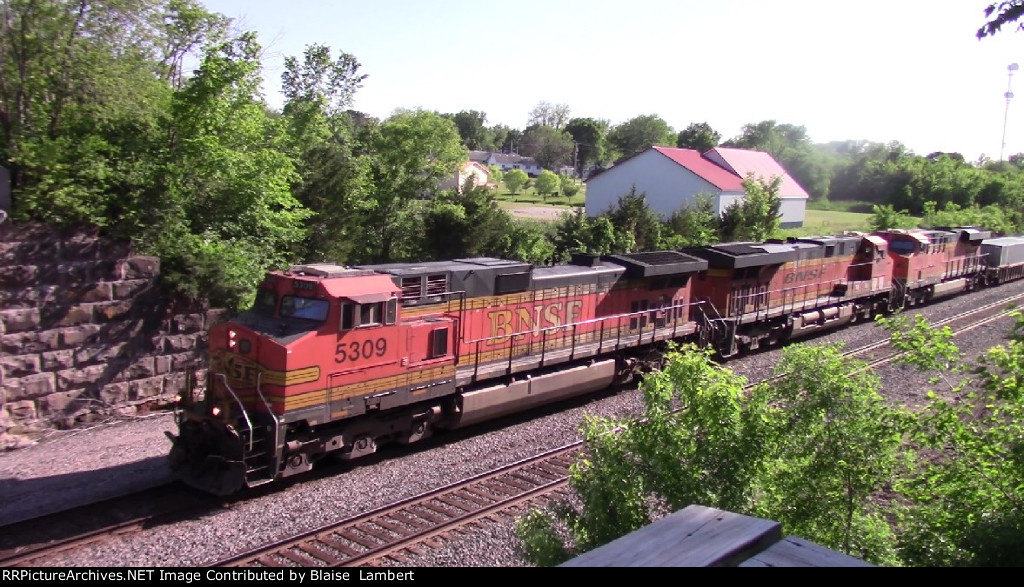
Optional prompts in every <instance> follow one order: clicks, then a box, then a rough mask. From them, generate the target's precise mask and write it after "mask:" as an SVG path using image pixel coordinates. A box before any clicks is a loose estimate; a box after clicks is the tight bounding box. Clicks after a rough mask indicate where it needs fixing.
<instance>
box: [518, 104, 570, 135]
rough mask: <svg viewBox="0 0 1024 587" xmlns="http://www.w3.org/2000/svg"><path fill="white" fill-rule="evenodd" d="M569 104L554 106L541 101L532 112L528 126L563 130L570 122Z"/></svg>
mask: <svg viewBox="0 0 1024 587" xmlns="http://www.w3.org/2000/svg"><path fill="white" fill-rule="evenodd" d="M569 112H570V110H569V105H568V104H552V103H550V102H546V101H544V100H541V101H540V102H538V103H537V105H536V106H534V108H533V110H531V111H530V116H529V118H528V122H527V124H528V125H529V126H548V127H551V128H554V129H561V128H562V127H564V126H565V123H566V121H567V120H569Z"/></svg>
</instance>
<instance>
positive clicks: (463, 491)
mask: <svg viewBox="0 0 1024 587" xmlns="http://www.w3.org/2000/svg"><path fill="white" fill-rule="evenodd" d="M581 447H582V442H576V443H573V444H570V445H566V446H564V447H561V448H557V449H554V450H551V451H548V452H545V453H542V454H539V455H536V456H533V457H530V458H528V459H525V460H522V461H519V462H517V463H512V464H510V465H506V466H503V467H500V468H498V469H495V470H493V471H489V472H487V473H483V474H481V475H478V476H476V477H472V478H470V479H465V480H462V481H459V482H457V483H453V484H451V485H448V486H446V487H441V488H439V489H435V490H432V491H429V492H427V493H423V494H421V495H417V496H415V497H412V498H409V499H406V500H404V501H401V502H398V503H395V504H391V505H388V506H385V507H382V508H379V509H376V510H373V511H371V512H368V513H365V514H361V515H358V516H355V517H352V518H348V519H346V520H342V521H340V522H336V523H333V524H330V525H328V526H324V527H322V528H318V529H316V530H313V531H310V532H307V533H305V534H301V535H299V536H295V537H293V538H288V539H286V540H282V541H280V542H276V543H274V544H269V545H266V546H263V547H260V548H257V549H254V550H251V551H249V552H245V553H242V554H239V555H237V556H234V557H231V558H229V559H225V560H221V561H218V562H216V563H213V564H211V565H209V566H214V567H282V566H297V567H310V566H319V567H339V566H346V567H357V566H377V565H380V564H382V563H384V562H385V561H390V562H393V563H398V564H402V563H404V562H406V560H407V559H406V555H409V554H412V555H417V554H421V553H422V552H423V549H424V548H432V547H435V546H436V544H437V541H439V540H445V539H449V538H451V537H452V536H453V535H454V534H457V533H459V532H460V531H462V530H464V529H466V527H467V526H471V525H473V524H479V523H482V522H486V521H487V520H496V518H498V517H500V516H514V515H515V514H516V513H517V511H519V510H524V509H526V508H528V507H534V506H539V505H542V504H543V503H545V502H547V501H549V500H551V499H556V498H559V497H567V496H568V491H567V490H568V483H569V466H570V465H571V464H572V463H573V461H574V459H575V457H576V453H577V452H578V451H579V450H580V448H581Z"/></svg>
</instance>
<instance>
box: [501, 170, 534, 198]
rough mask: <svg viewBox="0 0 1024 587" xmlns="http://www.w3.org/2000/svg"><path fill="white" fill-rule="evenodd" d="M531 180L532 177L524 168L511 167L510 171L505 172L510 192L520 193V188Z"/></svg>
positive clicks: (506, 184) (506, 185)
mask: <svg viewBox="0 0 1024 587" xmlns="http://www.w3.org/2000/svg"><path fill="white" fill-rule="evenodd" d="M529 180H530V177H529V176H528V175H526V172H525V171H523V170H522V169H509V170H508V173H506V174H505V187H507V188H508V191H509V193H511V194H518V193H519V190H520V189H522V188H523V187H524V186H525V185H526V182H527V181H529Z"/></svg>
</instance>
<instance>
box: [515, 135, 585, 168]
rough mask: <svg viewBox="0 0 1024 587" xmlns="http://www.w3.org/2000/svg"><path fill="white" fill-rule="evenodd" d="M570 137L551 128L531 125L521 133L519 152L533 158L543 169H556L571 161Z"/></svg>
mask: <svg viewBox="0 0 1024 587" xmlns="http://www.w3.org/2000/svg"><path fill="white" fill-rule="evenodd" d="M572 148H573V146H572V137H571V136H569V134H568V133H566V132H564V131H562V130H559V129H557V128H555V127H553V126H541V125H533V126H530V127H528V128H527V129H526V130H525V131H523V138H522V145H521V148H520V150H519V152H520V153H521V154H523V155H525V156H527V157H533V158H534V159H536V160H537V164H538V165H540V166H541V168H543V169H557V168H558V167H561V166H562V165H565V164H567V163H570V162H571V161H572Z"/></svg>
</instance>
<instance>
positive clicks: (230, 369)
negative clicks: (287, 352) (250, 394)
mask: <svg viewBox="0 0 1024 587" xmlns="http://www.w3.org/2000/svg"><path fill="white" fill-rule="evenodd" d="M214 370H215V371H219V372H221V373H223V374H225V375H227V378H228V383H229V384H230V385H231V386H232V387H237V388H242V387H253V386H255V385H256V378H257V376H258V375H259V373H260V371H262V370H263V369H262V367H260V365H259V363H257V362H255V361H253V360H251V359H247V358H245V357H241V356H239V355H235V354H232V353H224V354H221V355H220V356H218V357H217V358H216V361H215V366H214Z"/></svg>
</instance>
